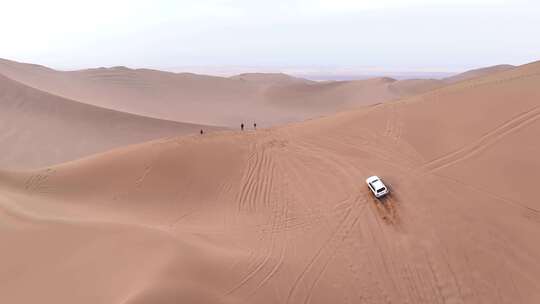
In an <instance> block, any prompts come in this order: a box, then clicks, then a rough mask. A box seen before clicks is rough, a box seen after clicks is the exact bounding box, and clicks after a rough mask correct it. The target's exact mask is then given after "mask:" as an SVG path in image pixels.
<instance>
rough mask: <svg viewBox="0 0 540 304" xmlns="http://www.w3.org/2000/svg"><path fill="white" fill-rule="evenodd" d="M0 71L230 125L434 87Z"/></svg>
mask: <svg viewBox="0 0 540 304" xmlns="http://www.w3.org/2000/svg"><path fill="white" fill-rule="evenodd" d="M0 74H3V75H5V76H7V77H10V78H12V79H14V80H16V81H19V82H21V83H24V84H26V85H28V86H31V87H34V88H37V89H40V90H43V91H46V92H49V93H52V94H55V95H58V96H62V97H64V98H68V99H72V100H77V101H80V102H84V103H88V104H91V105H95V106H99V107H104V108H108V109H113V110H117V111H122V112H128V113H133V114H137V115H142V116H149V117H154V118H159V119H166V120H173V121H179V122H191V123H200V124H209V125H221V126H228V127H234V128H237V127H238V126H239V124H240V123H241V122H245V123H248V124H251V123H252V122H253V121H256V122H258V124H259V125H260V126H273V125H277V124H283V123H288V122H298V121H303V120H305V119H310V118H315V117H319V116H322V115H328V114H333V113H336V112H339V111H343V110H349V109H352V108H356V107H359V106H363V105H369V104H375V103H379V102H385V101H389V100H394V99H398V98H402V97H406V96H410V95H413V94H418V93H422V92H426V91H428V90H432V89H434V88H436V87H438V86H436V85H434V82H436V81H435V80H413V81H405V82H402V81H396V80H394V79H391V78H375V79H368V80H356V81H334V82H314V81H309V80H306V79H301V78H296V77H292V76H288V75H285V74H264V73H248V74H241V75H237V76H233V77H229V78H224V77H212V76H204V75H196V74H189V73H180V74H176V73H169V72H162V71H156V70H148V69H129V68H126V67H113V68H98V69H88V70H80V71H69V72H63V71H56V70H52V69H49V68H46V67H42V66H38V65H29V64H23V63H18V62H13V61H8V60H0ZM438 84H439V85H440V86H443V85H445V84H446V83H445V82H442V81H439V82H438Z"/></svg>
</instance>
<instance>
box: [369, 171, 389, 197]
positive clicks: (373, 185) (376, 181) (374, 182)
mask: <svg viewBox="0 0 540 304" xmlns="http://www.w3.org/2000/svg"><path fill="white" fill-rule="evenodd" d="M366 184H368V187H369V189H371V192H373V194H374V195H375V197H377V198H379V197H383V196H385V195H387V194H388V192H389V191H388V187H386V186H385V185H384V184H383V182H382V181H381V179H380V178H379V177H378V176H370V177H368V178H367V179H366Z"/></svg>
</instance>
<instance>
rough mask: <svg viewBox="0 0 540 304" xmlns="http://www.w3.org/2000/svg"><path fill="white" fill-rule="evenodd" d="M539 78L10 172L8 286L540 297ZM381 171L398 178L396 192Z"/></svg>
mask: <svg viewBox="0 0 540 304" xmlns="http://www.w3.org/2000/svg"><path fill="white" fill-rule="evenodd" d="M372 81H375V82H377V83H382V84H388V83H390V84H391V83H394V81H392V80H390V79H378V80H372ZM539 83H540V63H539V62H537V63H532V64H529V65H525V66H520V67H517V68H515V69H511V70H508V71H505V72H501V73H496V74H493V75H491V76H487V77H481V78H476V79H473V80H467V81H462V82H459V83H456V84H454V85H450V86H447V87H444V88H440V89H437V90H434V91H430V92H428V93H425V94H422V95H418V96H413V97H410V98H407V99H404V100H402V101H399V102H394V103H385V104H380V105H373V106H370V107H365V108H362V109H358V110H355V111H348V112H343V113H340V114H337V115H333V116H329V117H326V118H321V119H315V120H310V121H306V122H303V123H298V124H291V125H287V126H282V127H276V128H272V129H267V130H259V131H257V132H233V131H226V132H216V133H213V134H209V135H208V136H202V137H201V136H184V137H178V138H169V139H163V140H158V141H153V142H149V143H145V144H139V145H134V146H129V147H124V148H120V149H116V150H113V151H110V152H108V153H105V154H100V155H96V156H92V157H89V158H85V159H81V160H78V161H75V162H69V163H65V164H61V165H58V166H53V167H50V168H45V169H42V170H39V171H35V172H26V173H16V172H1V173H0V207H1V209H0V210H1V211H2V212H1V213H0V217H1V220H2V223H3V225H2V229H1V230H0V231H1V234H2V237H3V239H5V240H7V241H6V242H2V244H3V245H1V246H2V248H1V249H2V252H3V254H2V258H3V262H4V263H6V265H7V267H3V268H4V269H5V270H4V271H2V272H0V280H2V281H3V282H7V285H4V287H3V288H2V292H1V293H0V299H1V301H2V302H6V303H35V302H40V303H179V302H189V303H329V302H334V303H347V302H350V303H363V302H367V303H537V302H539V301H540V262H539V259H538V257H540V244H538V242H536V236H537V235H538V233H539V232H540V203H539V201H538V199H537V195H536V193H535V183H536V182H537V181H538V180H539V179H540V165H539V160H538V155H540V143H539V142H538V134H539V132H540V121H539V119H538V117H540V116H539V115H540V114H539V113H540V112H539V111H540V110H539V109H540V86H539V85H538V84H539ZM328 85H330V86H331V87H330V89H331V90H335V91H337V92H339V90H346V89H347V86H355V85H357V84H356V83H352V84H350V83H347V84H342V83H338V84H328ZM332 86H335V87H332ZM343 86H345V88H343ZM291 94H292V90H291ZM306 102H309V100H306ZM516 147H519V150H516ZM372 174H377V175H380V176H381V177H382V178H383V179H384V180H385V181H386V182H387V183H388V184H389V186H390V188H391V191H392V194H391V196H390V197H388V198H385V199H383V200H382V202H378V201H376V200H374V199H373V198H372V196H371V194H370V193H369V192H368V189H367V188H366V186H365V184H364V179H365V178H366V177H367V176H369V175H372ZM36 252H39V254H38V253H36ZM111 273H114V275H111ZM28 290H32V292H28Z"/></svg>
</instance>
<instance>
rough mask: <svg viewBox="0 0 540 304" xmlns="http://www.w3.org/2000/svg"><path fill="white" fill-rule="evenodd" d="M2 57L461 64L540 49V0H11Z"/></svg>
mask: <svg viewBox="0 0 540 304" xmlns="http://www.w3.org/2000/svg"><path fill="white" fill-rule="evenodd" d="M0 7H1V10H0V57H1V58H7V59H12V60H18V61H25V62H32V63H39V64H43V65H48V66H51V67H55V68H60V69H75V68H83V67H96V66H115V65H127V66H131V67H154V68H172V67H179V66H212V65H217V66H267V67H271V66H306V67H309V66H339V67H356V66H360V67H382V68H385V69H396V70H411V69H412V70H414V69H418V70H430V69H431V70H441V71H443V70H456V69H461V68H469V67H479V66H486V65H492V64H499V63H510V64H522V63H526V62H530V61H534V60H539V59H540V38H539V37H540V1H538V0H516V1H505V0H441V1H428V0H378V1H369V0H356V1H353V0H313V1H310V0H287V1H285V0H274V1H256V0H238V1H234V0H196V1H185V0H179V1H167V0H155V1H138V0H131V1H127V0H120V1H114V0H108V1H105V0H94V1H70V0H48V1H42V0H34V1H30V0H18V1H4V0H0Z"/></svg>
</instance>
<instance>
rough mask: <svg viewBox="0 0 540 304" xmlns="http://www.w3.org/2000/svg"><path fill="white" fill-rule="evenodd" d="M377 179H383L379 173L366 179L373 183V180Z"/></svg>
mask: <svg viewBox="0 0 540 304" xmlns="http://www.w3.org/2000/svg"><path fill="white" fill-rule="evenodd" d="M377 179H378V180H381V179H380V178H379V177H378V176H377V175H373V176H370V177H368V178H367V179H366V181H367V182H368V183H371V182H373V181H374V180H377Z"/></svg>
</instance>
